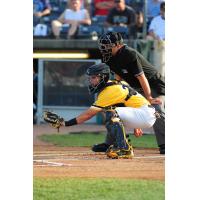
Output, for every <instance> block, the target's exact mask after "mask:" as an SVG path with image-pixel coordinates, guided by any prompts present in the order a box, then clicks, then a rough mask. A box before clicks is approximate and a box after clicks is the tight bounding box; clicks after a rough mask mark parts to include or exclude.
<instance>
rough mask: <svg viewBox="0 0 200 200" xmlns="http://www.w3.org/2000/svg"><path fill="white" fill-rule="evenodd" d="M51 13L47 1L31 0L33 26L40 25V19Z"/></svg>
mask: <svg viewBox="0 0 200 200" xmlns="http://www.w3.org/2000/svg"><path fill="white" fill-rule="evenodd" d="M50 13H51V5H50V3H49V0H33V25H34V26H36V25H37V24H39V23H41V19H42V17H44V16H46V15H49V14H50Z"/></svg>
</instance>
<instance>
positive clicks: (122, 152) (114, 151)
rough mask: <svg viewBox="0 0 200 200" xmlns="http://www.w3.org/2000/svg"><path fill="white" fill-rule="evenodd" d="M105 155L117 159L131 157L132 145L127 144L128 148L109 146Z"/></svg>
mask: <svg viewBox="0 0 200 200" xmlns="http://www.w3.org/2000/svg"><path fill="white" fill-rule="evenodd" d="M106 155H107V156H108V157H109V158H112V159H118V158H124V159H132V158H133V157H134V153H133V147H132V146H129V148H128V149H119V148H114V147H113V146H111V147H110V148H109V149H108V151H107V152H106Z"/></svg>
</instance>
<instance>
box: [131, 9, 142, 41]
mask: <svg viewBox="0 0 200 200" xmlns="http://www.w3.org/2000/svg"><path fill="white" fill-rule="evenodd" d="M143 28H144V15H143V12H142V11H137V12H136V20H135V25H133V26H132V27H131V30H130V34H131V37H132V38H134V39H143Z"/></svg>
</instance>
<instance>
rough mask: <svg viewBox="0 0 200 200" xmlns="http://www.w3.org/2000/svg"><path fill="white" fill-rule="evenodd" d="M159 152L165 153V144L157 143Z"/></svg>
mask: <svg viewBox="0 0 200 200" xmlns="http://www.w3.org/2000/svg"><path fill="white" fill-rule="evenodd" d="M159 151H160V154H165V144H162V145H159Z"/></svg>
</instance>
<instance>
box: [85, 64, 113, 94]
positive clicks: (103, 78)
mask: <svg viewBox="0 0 200 200" xmlns="http://www.w3.org/2000/svg"><path fill="white" fill-rule="evenodd" d="M86 75H87V76H89V77H90V76H94V75H96V76H98V77H100V81H99V83H98V84H97V85H92V84H91V83H90V81H88V83H89V85H88V89H89V92H90V93H91V94H95V93H97V92H99V91H100V90H101V89H103V88H104V87H105V85H106V83H107V82H108V80H109V77H110V68H109V66H108V65H106V64H105V63H100V64H96V65H92V66H90V67H89V68H88V69H87V72H86Z"/></svg>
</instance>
